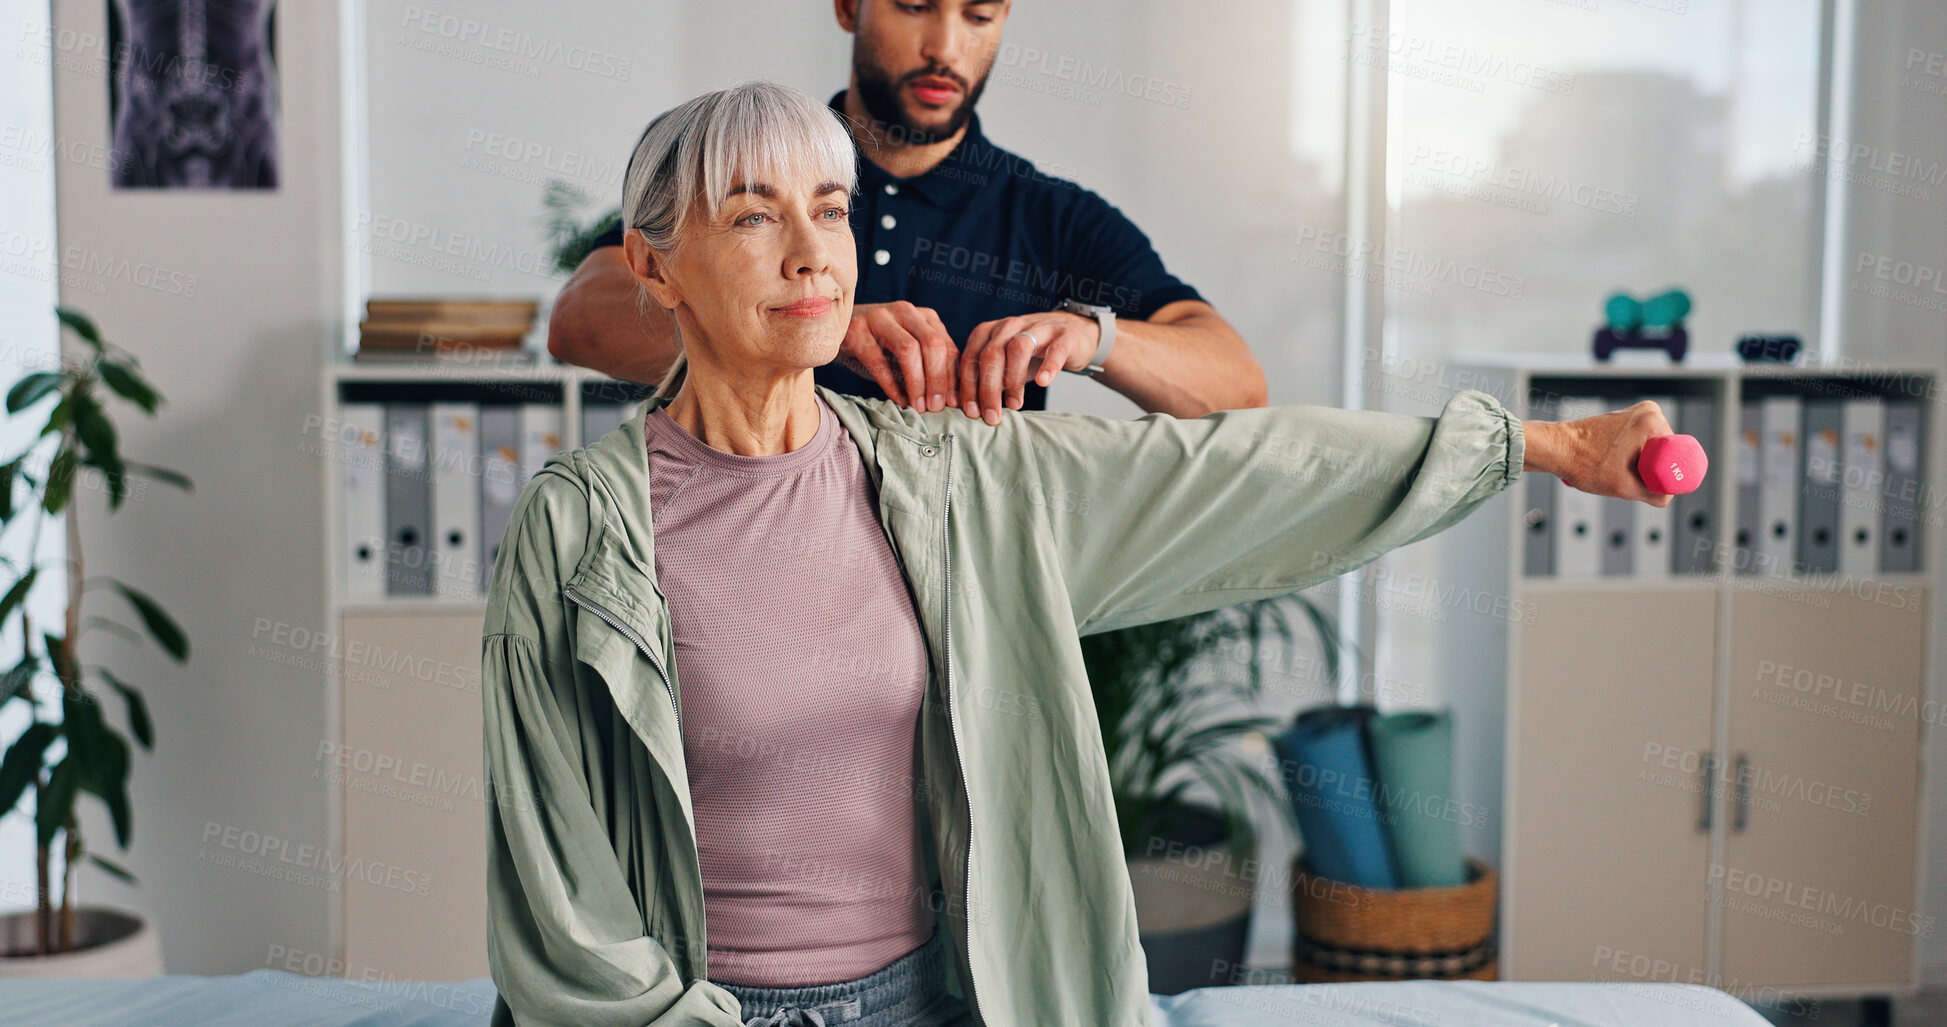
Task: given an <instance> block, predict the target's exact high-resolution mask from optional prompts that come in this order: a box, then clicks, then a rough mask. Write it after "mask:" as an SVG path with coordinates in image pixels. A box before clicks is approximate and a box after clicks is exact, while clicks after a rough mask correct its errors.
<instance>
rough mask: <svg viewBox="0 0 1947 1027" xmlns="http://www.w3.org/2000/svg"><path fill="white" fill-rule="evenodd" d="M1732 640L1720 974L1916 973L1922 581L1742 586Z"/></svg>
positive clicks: (1760, 981) (1785, 982)
mask: <svg viewBox="0 0 1947 1027" xmlns="http://www.w3.org/2000/svg"><path fill="white" fill-rule="evenodd" d="M1860 591H1865V590H1860ZM1731 639H1732V642H1731V666H1730V680H1729V687H1730V691H1731V696H1730V737H1731V745H1730V753H1731V756H1732V763H1731V764H1730V765H1729V768H1728V769H1727V771H1726V777H1725V781H1726V783H1727V785H1730V786H1732V787H1735V783H1736V775H1737V770H1738V767H1739V763H1738V762H1737V760H1738V757H1739V756H1742V757H1743V758H1744V763H1743V767H1744V768H1745V772H1744V777H1745V782H1744V786H1743V788H1742V789H1740V790H1737V791H1733V792H1731V793H1730V795H1731V796H1732V797H1735V796H1737V795H1740V794H1741V795H1743V796H1744V801H1743V805H1744V809H1743V811H1742V812H1743V817H1742V826H1740V822H1739V819H1738V817H1737V814H1736V812H1735V811H1733V812H1732V813H1731V814H1729V815H1730V818H1731V819H1730V823H1729V824H1728V825H1727V827H1728V828H1729V835H1728V839H1727V842H1726V844H1725V849H1724V852H1725V858H1724V863H1723V864H1722V865H1720V866H1713V867H1712V868H1711V872H1712V874H1713V875H1714V876H1715V877H1716V878H1717V879H1718V883H1719V884H1720V885H1721V893H1720V895H1719V897H1718V898H1717V899H1716V901H1717V902H1718V903H1720V904H1721V906H1722V909H1723V919H1724V936H1723V937H1724V961H1723V969H1724V976H1725V978H1726V980H1727V982H1729V983H1728V984H1727V985H1726V986H1727V987H1732V986H1739V985H1751V986H1771V987H1778V988H1786V989H1794V988H1814V987H1826V986H1843V985H1891V984H1902V983H1905V982H1907V981H1908V980H1909V978H1910V977H1911V976H1912V958H1913V943H1914V938H1915V936H1916V935H1917V934H1919V933H1920V932H1921V931H1922V930H1923V929H1927V928H1926V926H1925V925H1924V924H1923V923H1922V921H1921V919H1920V917H1919V916H1918V915H1917V914H1916V913H1915V912H1914V861H1915V848H1914V847H1915V845H1916V844H1917V834H1918V827H1917V817H1916V810H1917V788H1918V784H1919V773H1920V763H1919V755H1920V733H1921V728H1922V724H1923V720H1924V718H1923V708H1922V704H1923V703H1924V701H1925V692H1924V690H1923V688H1922V685H1923V679H1922V674H1923V668H1924V666H1925V657H1926V594H1925V591H1924V590H1923V589H1919V588H1912V587H1908V588H1905V589H1902V590H1899V591H1892V590H1885V591H1881V590H1873V591H1871V592H1870V593H1869V594H1868V595H1867V596H1866V597H1863V598H1862V596H1861V595H1860V594H1857V593H1856V592H1841V591H1836V590H1821V591H1817V592H1813V591H1809V590H1802V589H1790V590H1784V591H1775V592H1772V593H1769V594H1766V593H1757V592H1739V593H1738V594H1736V595H1735V596H1734V597H1733V600H1732V615H1731Z"/></svg>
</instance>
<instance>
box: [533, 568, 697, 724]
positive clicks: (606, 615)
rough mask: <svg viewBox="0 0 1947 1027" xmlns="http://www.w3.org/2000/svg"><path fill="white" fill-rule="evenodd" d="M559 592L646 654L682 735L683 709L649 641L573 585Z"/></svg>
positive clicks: (666, 672)
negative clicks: (659, 680) (661, 682)
mask: <svg viewBox="0 0 1947 1027" xmlns="http://www.w3.org/2000/svg"><path fill="white" fill-rule="evenodd" d="M561 593H562V594H563V595H565V596H567V597H568V598H569V599H572V600H574V601H575V605H576V606H579V607H581V608H582V609H584V610H587V611H588V612H590V613H592V614H594V615H595V616H597V617H600V618H601V619H603V620H605V621H607V622H608V624H609V626H610V627H612V628H614V629H615V630H617V631H620V632H621V633H622V634H623V635H625V636H627V637H628V639H629V641H631V642H634V643H635V647H636V648H637V649H640V650H642V655H644V656H647V657H648V658H649V662H650V664H651V665H653V666H654V667H655V668H656V674H657V676H659V677H661V678H662V681H663V694H664V695H666V696H668V697H669V712H671V713H673V714H675V715H676V734H677V737H679V738H680V737H682V734H683V710H682V707H680V706H677V705H676V689H674V688H672V687H670V684H669V672H668V671H666V670H664V669H663V661H662V660H660V659H657V658H656V653H655V651H654V650H652V649H650V648H649V643H648V642H647V641H645V640H643V637H642V635H641V634H639V633H638V632H637V631H636V629H634V628H632V627H630V626H628V625H627V624H625V623H623V622H622V619H621V618H620V617H617V616H616V615H614V614H612V613H610V612H608V611H607V610H605V609H603V608H601V607H600V606H598V605H596V604H595V601H594V600H592V599H588V598H586V597H584V596H583V595H582V594H581V593H580V592H577V591H575V587H574V586H573V585H566V586H563V587H562V589H561Z"/></svg>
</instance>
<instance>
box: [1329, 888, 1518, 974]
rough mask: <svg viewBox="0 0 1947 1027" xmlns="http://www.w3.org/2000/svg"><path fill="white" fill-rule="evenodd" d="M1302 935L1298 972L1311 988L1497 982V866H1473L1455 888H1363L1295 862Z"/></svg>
mask: <svg viewBox="0 0 1947 1027" xmlns="http://www.w3.org/2000/svg"><path fill="white" fill-rule="evenodd" d="M1291 871H1292V872H1291V911H1292V917H1293V919H1294V920H1295V922H1296V925H1297V928H1298V931H1297V937H1296V939H1295V943H1294V946H1293V958H1292V973H1293V976H1295V977H1296V978H1297V979H1298V980H1300V981H1304V982H1321V981H1378V980H1407V979H1425V978H1441V979H1451V980H1482V981H1491V980H1495V979H1497V977H1498V974H1499V968H1498V962H1497V960H1496V958H1495V945H1494V910H1495V892H1496V883H1497V880H1498V879H1497V878H1496V877H1495V874H1494V868H1492V867H1490V866H1488V865H1487V864H1485V863H1482V862H1480V861H1479V860H1473V859H1470V860H1468V861H1467V872H1468V882H1467V883H1466V884H1463V885H1459V886H1457V887H1452V888H1401V889H1386V888H1361V887H1359V886H1357V885H1351V884H1346V883H1344V882H1342V881H1334V880H1331V879H1329V878H1324V877H1320V876H1318V875H1317V874H1313V873H1311V872H1309V871H1307V870H1306V869H1305V867H1304V863H1303V861H1302V858H1295V859H1293V860H1292V862H1291Z"/></svg>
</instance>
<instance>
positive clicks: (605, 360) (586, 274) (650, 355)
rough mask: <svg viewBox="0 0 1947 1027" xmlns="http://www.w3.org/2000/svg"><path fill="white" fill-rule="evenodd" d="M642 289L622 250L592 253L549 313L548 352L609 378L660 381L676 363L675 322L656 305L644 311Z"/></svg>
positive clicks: (614, 248)
mask: <svg viewBox="0 0 1947 1027" xmlns="http://www.w3.org/2000/svg"><path fill="white" fill-rule="evenodd" d="M641 288H642V286H641V283H639V282H637V281H636V279H635V275H634V274H633V273H631V272H630V271H629V266H628V264H626V263H624V262H623V259H622V248H621V247H620V246H604V247H601V248H600V249H597V250H595V251H594V252H593V253H590V254H589V255H588V257H587V258H586V259H584V260H583V261H582V262H581V267H579V268H577V269H576V270H575V276H574V277H573V278H570V279H569V280H568V284H567V285H564V286H562V288H561V294H560V295H559V296H558V297H556V298H555V301H554V309H553V310H552V311H550V312H549V314H548V352H549V353H550V354H552V355H553V356H554V358H555V359H556V360H559V361H561V362H562V363H566V364H575V365H577V366H580V367H587V368H592V369H594V370H597V371H600V372H602V373H603V374H606V375H608V376H609V377H611V378H620V379H623V380H624V381H632V382H643V383H646V384H654V383H656V382H658V381H661V380H662V376H663V373H664V372H666V371H668V370H669V365H670V364H671V363H673V362H674V361H675V359H676V332H675V321H674V319H673V318H671V317H670V316H669V313H668V312H667V311H665V310H663V309H661V308H659V307H657V306H656V305H655V304H653V303H650V304H647V311H646V312H645V311H644V309H643V306H644V305H643V304H642V302H641V301H640V300H639V299H638V296H639V295H640V292H641Z"/></svg>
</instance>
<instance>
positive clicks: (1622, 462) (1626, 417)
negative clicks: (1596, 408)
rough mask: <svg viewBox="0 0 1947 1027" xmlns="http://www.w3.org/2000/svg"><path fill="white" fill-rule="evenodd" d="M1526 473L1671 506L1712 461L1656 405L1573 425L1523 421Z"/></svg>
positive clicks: (1642, 405)
mask: <svg viewBox="0 0 1947 1027" xmlns="http://www.w3.org/2000/svg"><path fill="white" fill-rule="evenodd" d="M1521 427H1522V433H1523V435H1524V436H1525V437H1526V439H1527V442H1526V446H1525V453H1524V454H1523V457H1522V461H1521V469H1522V470H1524V471H1541V472H1543V473H1545V474H1552V475H1554V476H1555V477H1557V478H1560V479H1562V482H1563V483H1564V484H1566V485H1568V486H1569V487H1570V488H1573V489H1577V490H1580V491H1582V492H1588V493H1591V494H1593V495H1598V496H1614V497H1616V498H1618V499H1635V500H1640V501H1642V502H1645V503H1648V504H1650V505H1651V506H1669V505H1670V501H1671V498H1672V497H1674V496H1679V495H1682V494H1684V493H1686V492H1692V491H1695V490H1696V489H1697V488H1698V487H1699V486H1701V485H1702V484H1703V482H1704V474H1705V473H1706V472H1707V471H1708V470H1709V461H1708V460H1707V459H1706V458H1705V456H1704V449H1703V446H1701V445H1699V444H1698V442H1697V440H1696V439H1695V438H1693V437H1691V436H1689V435H1678V434H1675V433H1674V432H1672V431H1671V430H1670V422H1669V421H1668V420H1667V419H1665V418H1664V416H1663V410H1662V408H1661V407H1658V406H1657V405H1656V404H1655V403H1653V402H1651V401H1649V400H1644V401H1642V402H1640V403H1637V404H1635V405H1634V406H1630V407H1625V408H1623V409H1621V410H1613V411H1610V412H1609V413H1606V414H1597V415H1596V416H1594V417H1584V418H1581V419H1579V420H1574V421H1523V422H1522V425H1521Z"/></svg>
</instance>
